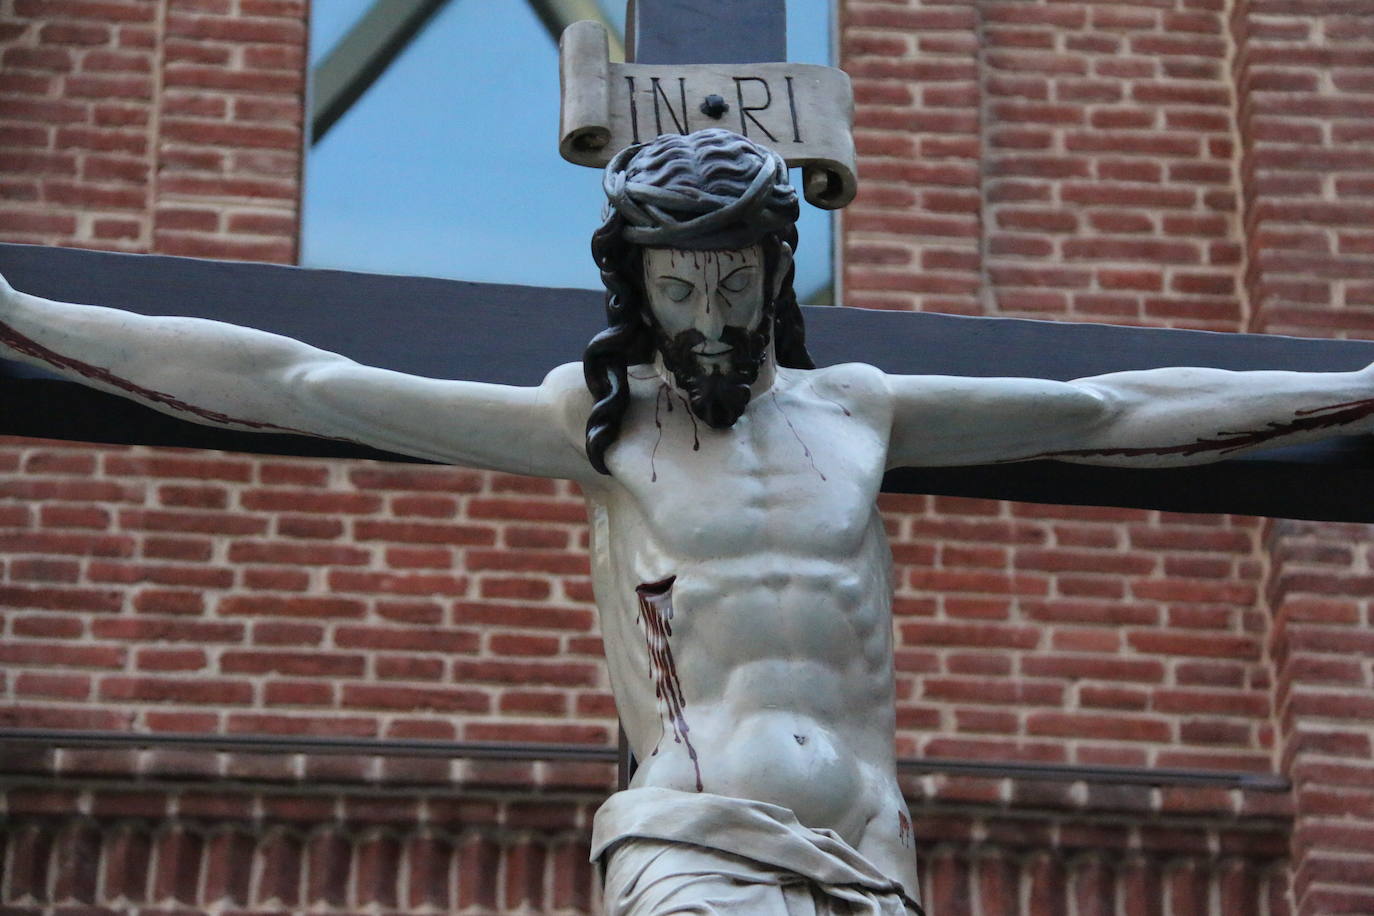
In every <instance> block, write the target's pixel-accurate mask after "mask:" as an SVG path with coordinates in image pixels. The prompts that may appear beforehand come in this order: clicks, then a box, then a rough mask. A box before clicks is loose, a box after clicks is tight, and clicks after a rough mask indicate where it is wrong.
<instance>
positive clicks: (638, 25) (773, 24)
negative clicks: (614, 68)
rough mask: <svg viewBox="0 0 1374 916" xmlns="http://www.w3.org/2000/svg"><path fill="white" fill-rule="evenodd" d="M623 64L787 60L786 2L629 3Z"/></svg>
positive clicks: (650, 0)
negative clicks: (625, 61)
mask: <svg viewBox="0 0 1374 916" xmlns="http://www.w3.org/2000/svg"><path fill="white" fill-rule="evenodd" d="M625 59H626V60H627V61H630V62H632V63H636V64H756V63H765V62H767V61H778V60H787V4H786V2H785V0H749V2H748V3H743V2H740V0H630V2H629V3H628V4H627V6H626V16H625Z"/></svg>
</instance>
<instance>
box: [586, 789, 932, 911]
mask: <svg viewBox="0 0 1374 916" xmlns="http://www.w3.org/2000/svg"><path fill="white" fill-rule="evenodd" d="M603 854H605V855H608V857H609V862H603V860H602V856H603ZM592 861H593V862H596V863H598V865H600V866H602V867H603V868H604V881H605V883H604V887H605V893H604V898H605V913H606V916H668V914H701V916H708V914H712V916H713V914H726V913H734V914H750V916H803V914H804V916H812V914H814V916H831V914H834V916H841V914H842V916H911V914H921V913H922V912H923V911H922V910H921V908H920V905H919V903H917V902H916V900H915V898H914V897H913V896H910V895H908V892H907V891H906V889H905V888H903V887H902V885H901V884H900V883H899V882H897V881H894V880H892V879H891V878H889V877H887V876H885V875H884V874H882V872H880V871H879V870H878V869H877V867H876V866H874V865H873V863H871V862H869V861H868V860H867V859H866V858H864V857H863V856H862V855H861V854H860V853H858V852H857V851H855V850H854V849H853V848H852V847H850V846H849V845H848V844H847V843H845V841H844V840H842V839H840V837H839V836H838V835H837V834H836V833H835V832H834V831H833V830H814V829H812V828H810V827H806V826H804V825H803V824H802V823H800V822H799V821H798V820H797V818H796V815H794V814H793V813H792V812H791V811H790V810H788V809H787V808H782V807H779V806H777V805H769V804H765V803H763V802H756V801H747V800H744V799H739V798H728V797H726V796H723V795H711V794H708V793H697V792H678V791H675V790H673V789H658V788H643V789H628V790H626V791H624V792H618V793H616V794H615V795H612V796H611V797H610V798H609V799H607V801H606V803H605V804H604V805H602V806H601V809H600V810H599V811H597V813H596V819H595V822H594V824H593V827H592Z"/></svg>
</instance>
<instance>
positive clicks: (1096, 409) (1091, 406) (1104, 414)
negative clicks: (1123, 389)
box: [1070, 382, 1127, 430]
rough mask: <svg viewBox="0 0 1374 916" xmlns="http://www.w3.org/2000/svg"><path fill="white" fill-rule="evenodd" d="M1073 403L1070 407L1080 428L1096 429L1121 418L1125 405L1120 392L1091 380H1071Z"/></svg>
mask: <svg viewBox="0 0 1374 916" xmlns="http://www.w3.org/2000/svg"><path fill="white" fill-rule="evenodd" d="M1071 384H1072V386H1073V388H1074V403H1073V405H1072V407H1071V408H1070V410H1071V413H1072V414H1073V417H1074V419H1075V420H1076V421H1077V424H1078V425H1080V426H1081V427H1082V428H1085V429H1090V430H1098V429H1102V428H1104V427H1107V426H1110V425H1112V424H1113V423H1115V422H1116V421H1117V420H1119V419H1120V418H1121V416H1122V415H1123V414H1124V413H1125V411H1126V408H1127V405H1126V403H1125V398H1123V397H1122V395H1121V393H1120V392H1118V391H1115V390H1113V389H1110V388H1104V387H1102V386H1099V385H1094V384H1092V383H1091V382H1073V383H1071Z"/></svg>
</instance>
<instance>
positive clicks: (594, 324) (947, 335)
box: [0, 0, 1374, 521]
mask: <svg viewBox="0 0 1374 916" xmlns="http://www.w3.org/2000/svg"><path fill="white" fill-rule="evenodd" d="M785 15H786V14H785V7H784V0H747V2H746V0H632V2H631V3H630V4H629V11H628V17H627V27H626V32H627V45H628V51H629V53H630V55H631V57H630V59H631V60H632V61H637V62H639V63H663V64H676V63H703V62H716V63H749V62H765V61H771V60H782V59H784V57H785V47H786V42H785V38H786V31H785V30H786V19H785ZM588 180H589V181H590V180H595V176H594V175H593V174H592V173H590V172H589V173H588ZM0 272H3V273H4V274H5V275H6V276H8V277H9V278H10V280H11V281H12V282H13V284H14V285H15V286H16V287H17V288H19V289H21V290H24V291H26V292H32V293H35V294H37V295H41V296H46V297H48V298H52V299H59V300H64V301H69V302H88V303H95V304H100V305H109V306H114V307H116V308H124V309H128V310H130V311H134V312H141V313H144V314H164V315H191V316H198V317H204V318H212V319H216V320H219V321H228V322H232V323H234V324H240V325H246V326H249V327H257V328H262V329H264V330H269V331H274V332H276V333H279V334H285V335H288V336H290V337H295V338H298V339H300V340H303V341H305V342H307V343H310V344H313V345H315V346H318V347H323V348H324V349H327V350H332V351H335V352H338V353H342V354H344V355H346V356H348V357H351V358H352V359H355V360H357V361H359V362H362V363H367V364H370V365H375V366H382V367H385V368H389V369H395V370H398V371H401V372H410V373H415V374H418V375H428V376H436V377H440V378H465V379H473V380H482V381H491V382H501V383H506V384H515V385H533V384H537V383H538V382H539V381H540V380H541V379H542V378H543V376H544V374H545V373H546V372H547V371H548V370H549V369H550V368H552V367H553V366H555V365H558V364H560V363H564V362H569V361H573V360H577V359H579V358H580V357H581V354H582V349H583V347H584V346H585V344H586V341H587V340H588V339H589V338H590V337H591V336H592V335H593V334H594V333H596V332H597V331H598V330H600V329H601V328H602V327H603V318H602V315H601V295H600V294H599V293H596V292H592V291H587V290H565V289H543V288H535V287H521V286H498V285H490V284H477V283H462V282H457V281H450V280H433V279H421V278H408V277H392V276H375V275H368V274H356V273H343V272H338V271H325V270H302V269H298V268H284V267H276V266H269V265H258V264H241V263H221V262H213V261H197V260H186V259H178V258H166V257H150V256H139V255H115V254H105V253H98V252H88V251H79V250H71V249H45V248H34V247H28V246H18V245H0ZM806 320H807V325H808V331H809V335H808V336H809V340H810V341H811V348H812V352H813V354H814V355H815V356H816V359H817V361H818V362H819V363H820V364H821V365H827V364H833V363H838V362H848V361H861V362H868V363H872V364H873V365H876V366H878V367H879V368H881V369H883V370H884V371H886V372H890V373H911V374H921V373H932V374H946V375H969V376H992V375H1003V376H1027V377H1036V378H1050V379H1071V378H1077V377H1081V376H1087V375H1096V374H1100V373H1104V372H1112V371H1119V370H1125V369H1143V368H1152V367H1158V366H1212V367H1218V368H1226V369H1294V370H1304V371H1337V370H1348V369H1355V368H1359V367H1361V366H1363V365H1365V364H1366V363H1369V362H1370V361H1371V360H1374V343H1365V342H1357V341H1327V340H1302V339H1296V338H1282V337H1266V336H1255V335H1230V334H1210V333H1203V332H1195V331H1165V330H1154V329H1141V328H1122V327H1111V326H1104V325H1084V324H1056V323H1048V322H1034V321H1020V320H1010V319H996V318H958V317H952V316H943V315H930V314H916V313H885V312H864V311H859V310H853V309H833V308H810V309H807V315H806ZM150 358H157V357H156V354H150ZM0 372H3V375H0V384H3V388H4V390H3V395H2V396H0V432H4V433H9V434H14V435H25V436H38V437H48V438H56V439H73V440H82V441H96V442H117V443H141V444H146V445H177V446H188V447H194V448H218V449H228V450H233V451H244V452H259V453H264V454H294V455H309V456H316V457H368V458H384V459H390V460H410V459H405V458H401V457H399V456H395V455H387V454H384V453H381V452H377V451H375V450H372V449H366V448H360V447H357V446H352V445H348V444H345V443H339V442H333V441H329V440H323V439H311V438H303V437H296V436H272V435H263V434H252V433H239V432H227V431H224V430H217V429H211V428H209V427H201V426H195V425H192V424H189V423H185V422H182V421H179V420H174V419H172V418H170V417H166V416H164V415H163V414H160V413H157V412H154V411H151V410H148V409H146V408H143V407H140V406H137V405H135V404H132V403H130V402H127V401H124V400H121V399H119V398H115V397H113V396H110V395H105V394H101V393H98V392H94V391H90V390H88V389H85V388H83V387H81V386H79V385H76V384H74V383H70V382H64V381H60V380H57V379H54V378H52V377H50V376H48V377H45V376H43V375H42V374H41V373H37V372H34V371H32V370H29V369H26V368H24V367H19V366H15V365H8V366H4V365H0ZM932 434H933V435H938V434H939V431H938V430H934V431H932ZM1371 469H1374V448H1371V446H1370V442H1369V441H1368V440H1367V439H1365V438H1359V439H1351V438H1345V439H1336V440H1332V441H1328V442H1326V443H1322V444H1319V445H1311V446H1302V447H1290V448H1285V449H1279V450H1274V451H1269V452H1264V453H1259V454H1256V455H1252V456H1246V457H1241V458H1236V459H1232V460H1229V461H1225V462H1222V463H1221V464H1218V465H1210V466H1203V467H1197V468H1187V469H1173V470H1162V471H1131V470H1121V469H1116V468H1092V467H1084V466H1080V465H1069V464H1062V463H1058V462H1047V461H1036V462H1026V463H1021V464H1011V465H998V466H991V467H974V468H939V469H904V470H899V471H896V472H893V473H891V474H889V475H888V477H887V480H886V481H885V489H887V490H888V491H896V492H912V493H931V494H937V495H957V496H978V497H989V498H999V499H1015V500H1024V501H1030V502H1044V503H1060V504H1065V503H1067V504H1078V505H1106V506H1126V507H1135V508H1156V509H1166V510H1171V511H1180V512H1234V513H1242V514H1250V515H1273V516H1280V517H1290V518H1311V519H1328V520H1345V521H1374V499H1371V496H1374V470H1371Z"/></svg>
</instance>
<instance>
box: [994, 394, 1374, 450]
mask: <svg viewBox="0 0 1374 916" xmlns="http://www.w3.org/2000/svg"><path fill="white" fill-rule="evenodd" d="M1293 416H1294V419H1292V420H1289V421H1286V422H1278V421H1271V422H1270V423H1268V424H1267V425H1265V426H1264V427H1263V428H1262V429H1246V430H1238V431H1235V432H1225V431H1223V432H1219V433H1217V436H1216V437H1215V438H1210V439H1195V440H1194V441H1192V442H1187V443H1184V444H1182V445H1149V446H1136V447H1120V448H1082V449H1066V450H1064V451H1058V452H1041V453H1040V454H1038V455H1031V456H1029V458H1030V459H1036V458H1143V457H1147V456H1151V455H1161V456H1162V455H1181V456H1184V457H1187V456H1190V455H1202V454H1206V453H1208V452H1213V453H1215V454H1218V455H1226V454H1229V453H1231V452H1236V451H1240V450H1241V449H1246V448H1254V447H1256V446H1259V445H1263V444H1264V443H1266V442H1272V441H1273V440H1275V439H1281V438H1283V437H1284V436H1291V435H1294V434H1297V433H1305V432H1316V431H1319V430H1324V429H1333V428H1335V427H1339V426H1348V425H1349V424H1351V423H1356V422H1358V421H1360V420H1363V419H1365V418H1367V417H1370V416H1374V398H1365V399H1363V400H1359V401H1346V402H1345V403H1342V404H1327V405H1324V406H1322V407H1310V408H1307V409H1305V410H1297V411H1294V412H1293ZM1018 460H1027V459H1018Z"/></svg>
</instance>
